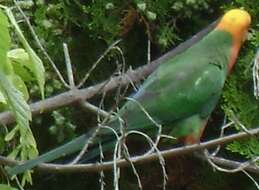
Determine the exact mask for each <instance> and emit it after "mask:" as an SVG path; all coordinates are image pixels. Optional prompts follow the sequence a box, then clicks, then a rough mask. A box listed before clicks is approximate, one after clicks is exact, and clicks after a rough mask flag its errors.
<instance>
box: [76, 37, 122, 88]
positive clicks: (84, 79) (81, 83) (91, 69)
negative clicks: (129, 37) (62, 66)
mask: <svg viewBox="0 0 259 190" xmlns="http://www.w3.org/2000/svg"><path fill="white" fill-rule="evenodd" d="M120 41H121V40H117V41H115V42H114V43H112V44H111V45H110V46H109V47H108V48H107V49H106V50H105V52H104V53H103V54H102V55H101V56H100V57H99V58H98V59H97V61H96V62H95V63H94V64H93V65H92V67H91V68H90V69H89V71H88V72H87V73H86V75H85V76H84V78H83V79H82V81H81V82H80V83H79V84H78V85H77V86H76V88H81V87H82V86H83V85H84V83H85V82H86V81H87V79H88V78H89V76H90V75H91V74H92V72H93V70H94V69H95V68H96V67H97V65H98V64H99V63H100V62H101V60H102V59H103V58H104V57H105V56H106V55H107V54H108V53H109V52H110V51H111V49H113V48H114V46H116V45H117V44H118V43H119V42H120Z"/></svg>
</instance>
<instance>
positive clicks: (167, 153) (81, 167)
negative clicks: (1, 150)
mask: <svg viewBox="0 0 259 190" xmlns="http://www.w3.org/2000/svg"><path fill="white" fill-rule="evenodd" d="M257 134H259V128H256V129H251V130H249V133H247V132H240V133H236V134H232V135H228V136H225V137H220V138H218V139H214V140H210V141H207V142H203V143H200V144H194V145H188V146H183V147H179V148H173V149H169V150H163V151H161V155H162V156H163V157H164V158H170V157H172V156H174V157H177V156H180V155H183V154H190V153H193V152H194V151H199V150H203V149H205V148H212V147H215V146H217V145H223V144H227V143H229V142H232V141H234V140H240V139H245V138H248V137H251V136H254V135H257ZM158 156H159V155H158V154H155V153H152V154H150V155H141V156H134V157H131V158H130V162H132V163H136V164H143V163H148V162H152V161H156V160H158V159H159V158H158ZM214 161H216V162H217V163H219V164H220V163H223V162H224V163H223V164H225V165H228V166H229V167H236V166H238V165H239V163H238V162H234V161H231V162H228V164H227V161H226V160H224V161H223V160H222V159H217V158H214ZM116 162H117V166H118V167H125V166H129V165H130V162H128V161H127V160H125V159H120V160H117V161H116ZM0 163H1V164H4V165H9V166H13V165H17V164H20V163H21V162H18V161H14V160H10V159H7V158H5V157H0ZM113 165H114V161H107V162H103V163H89V164H77V165H61V164H40V165H39V166H37V167H36V170H38V171H41V172H49V173H80V172H100V171H103V170H111V169H112V168H113ZM245 169H246V170H247V171H250V172H254V173H259V170H258V169H257V168H255V167H252V166H251V167H250V166H249V167H247V168H245Z"/></svg>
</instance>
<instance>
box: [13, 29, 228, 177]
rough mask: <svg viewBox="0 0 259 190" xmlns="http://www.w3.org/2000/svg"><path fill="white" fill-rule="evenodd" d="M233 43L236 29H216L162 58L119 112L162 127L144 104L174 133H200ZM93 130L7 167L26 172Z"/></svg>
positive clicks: (131, 121)
mask: <svg viewBox="0 0 259 190" xmlns="http://www.w3.org/2000/svg"><path fill="white" fill-rule="evenodd" d="M231 47H232V38H231V35H230V34H229V33H226V32H223V31H216V30H214V31H212V32H210V33H209V34H208V35H207V36H205V37H204V38H203V39H202V40H200V41H199V42H198V43H196V44H195V45H193V46H192V47H190V48H188V49H187V50H186V51H184V52H183V53H181V54H179V55H177V56H176V57H174V58H172V59H169V60H168V61H166V62H164V63H162V64H161V65H160V66H159V67H158V68H157V69H156V70H155V71H154V72H153V73H152V74H151V75H150V76H149V77H148V78H147V79H146V81H145V82H144V83H143V85H142V86H141V87H140V89H139V90H138V92H137V93H136V94H135V95H133V96H132V98H133V99H134V100H136V101H130V100H128V101H127V102H126V103H125V105H124V106H123V107H122V108H121V109H120V111H119V113H118V115H119V116H120V117H121V118H122V119H123V120H124V121H125V126H126V128H127V130H141V131H152V129H156V130H157V128H156V127H155V126H154V125H153V123H152V122H151V121H150V119H148V117H147V116H146V114H145V113H144V112H143V111H142V110H141V108H140V106H139V104H140V105H141V106H142V107H143V108H145V110H146V111H147V113H148V114H149V115H150V116H151V117H152V118H153V119H154V120H155V121H156V122H157V123H159V124H162V126H163V127H164V128H166V129H165V131H170V134H171V135H173V136H176V137H182V136H186V135H193V136H194V137H196V138H198V135H199V131H200V129H201V128H202V127H203V125H204V123H205V121H206V120H207V119H208V117H209V115H210V114H211V112H212V110H213V109H214V107H215V105H216V103H217V100H218V98H219V97H220V93H221V91H222V87H223V85H224V82H225V79H226V75H227V72H228V63H229V60H230V50H231ZM136 102H138V103H136ZM108 125H109V124H108ZM110 125H111V126H112V127H113V128H115V129H116V130H119V127H118V126H119V125H118V121H117V120H114V121H111V122H110ZM163 130H164V129H163ZM93 131H94V130H93ZM91 133H92V132H89V133H88V134H85V135H82V136H80V137H78V138H76V139H75V140H73V141H71V142H70V143H69V144H65V145H63V146H61V147H58V148H56V149H54V150H52V151H50V152H48V153H46V154H43V155H41V156H40V157H38V158H36V159H34V160H30V161H28V162H26V163H25V164H23V165H20V166H15V167H13V168H11V169H10V170H9V171H8V172H9V174H11V175H13V174H17V173H21V172H23V171H25V170H27V169H30V168H32V167H34V166H36V165H38V164H39V163H42V162H50V161H52V160H54V159H57V158H59V157H61V156H64V155H67V154H71V153H73V152H76V151H79V150H80V149H81V148H82V147H83V146H84V144H85V142H86V141H87V139H88V138H89V136H90V135H91ZM102 134H103V135H100V136H101V137H100V138H98V139H99V140H103V139H105V141H106V143H108V142H109V140H111V139H112V137H114V136H111V135H112V133H111V132H110V131H108V130H103V132H102Z"/></svg>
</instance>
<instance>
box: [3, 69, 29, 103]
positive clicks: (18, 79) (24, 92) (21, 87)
mask: <svg viewBox="0 0 259 190" xmlns="http://www.w3.org/2000/svg"><path fill="white" fill-rule="evenodd" d="M8 78H9V79H10V80H11V81H12V83H13V84H14V86H15V88H16V89H18V90H19V91H20V92H21V93H22V95H23V98H24V100H28V99H29V92H28V90H27V87H26V85H25V83H24V82H23V80H22V79H21V77H20V76H18V75H16V74H13V75H10V76H8Z"/></svg>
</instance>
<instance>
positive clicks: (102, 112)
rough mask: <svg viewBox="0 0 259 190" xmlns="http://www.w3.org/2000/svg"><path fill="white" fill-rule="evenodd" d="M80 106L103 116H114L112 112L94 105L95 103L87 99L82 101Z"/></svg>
mask: <svg viewBox="0 0 259 190" xmlns="http://www.w3.org/2000/svg"><path fill="white" fill-rule="evenodd" d="M80 106H81V107H82V108H84V109H86V110H89V111H91V112H93V113H95V114H96V115H100V116H101V117H103V118H105V117H113V116H112V115H111V114H110V113H108V112H106V111H105V110H103V109H101V108H99V107H97V106H94V105H93V104H90V103H88V102H86V101H82V102H80Z"/></svg>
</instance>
